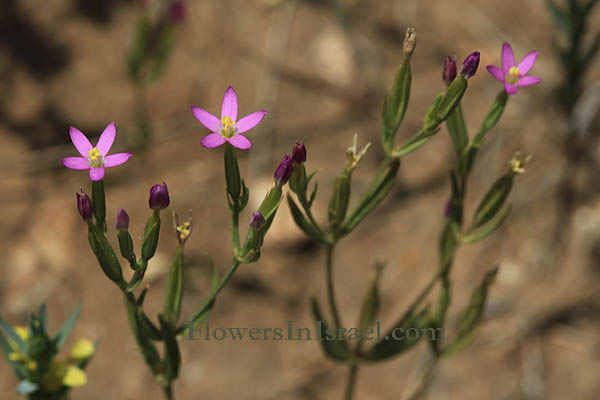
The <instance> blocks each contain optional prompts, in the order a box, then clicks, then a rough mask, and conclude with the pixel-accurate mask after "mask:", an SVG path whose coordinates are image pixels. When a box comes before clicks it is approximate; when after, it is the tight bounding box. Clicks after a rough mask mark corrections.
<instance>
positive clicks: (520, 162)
mask: <svg viewBox="0 0 600 400" xmlns="http://www.w3.org/2000/svg"><path fill="white" fill-rule="evenodd" d="M532 157H533V155H532V154H528V155H527V156H526V157H525V158H524V159H521V153H520V152H516V153H515V155H514V156H513V158H511V159H510V160H509V161H508V165H510V169H512V171H513V172H514V173H515V174H522V173H523V172H525V165H527V164H528V163H529V161H531V158H532Z"/></svg>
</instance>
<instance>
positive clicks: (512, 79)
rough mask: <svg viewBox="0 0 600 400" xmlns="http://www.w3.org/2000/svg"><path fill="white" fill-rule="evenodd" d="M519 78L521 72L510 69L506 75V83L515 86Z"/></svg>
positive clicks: (515, 68) (514, 68)
mask: <svg viewBox="0 0 600 400" xmlns="http://www.w3.org/2000/svg"><path fill="white" fill-rule="evenodd" d="M519 78H521V71H519V68H518V67H510V69H509V70H508V75H506V82H508V83H510V84H513V85H514V84H516V83H517V82H518V81H519Z"/></svg>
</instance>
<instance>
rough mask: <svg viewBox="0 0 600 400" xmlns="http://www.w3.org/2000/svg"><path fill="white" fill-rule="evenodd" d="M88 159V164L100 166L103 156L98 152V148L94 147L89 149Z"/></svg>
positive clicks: (95, 166)
mask: <svg viewBox="0 0 600 400" xmlns="http://www.w3.org/2000/svg"><path fill="white" fill-rule="evenodd" d="M88 160H89V161H90V165H91V166H92V167H94V168H99V167H101V166H102V163H103V157H102V154H101V153H100V150H98V149H97V148H96V147H94V148H93V149H91V150H90V151H89V153H88Z"/></svg>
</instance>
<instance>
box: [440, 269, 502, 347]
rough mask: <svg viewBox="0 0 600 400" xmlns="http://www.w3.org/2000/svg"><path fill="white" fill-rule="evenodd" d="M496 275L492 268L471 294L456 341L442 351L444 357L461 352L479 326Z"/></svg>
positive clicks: (496, 271)
mask: <svg viewBox="0 0 600 400" xmlns="http://www.w3.org/2000/svg"><path fill="white" fill-rule="evenodd" d="M497 273H498V267H494V268H493V269H491V270H490V271H488V272H487V273H486V274H485V276H484V277H483V279H482V281H481V283H480V285H479V286H478V287H477V288H475V290H474V291H473V293H472V294H471V300H470V301H469V304H468V305H467V307H466V308H465V310H464V311H463V314H462V317H461V320H460V323H459V326H458V333H457V335H456V340H455V341H454V342H453V343H452V344H451V345H450V346H448V348H447V349H446V350H444V356H446V355H450V354H455V353H456V352H458V351H460V350H462V349H463V348H464V347H465V346H466V345H468V343H469V342H470V340H471V337H472V335H471V334H472V332H473V330H474V329H475V328H476V327H477V325H478V324H479V321H480V320H481V318H482V316H483V311H484V308H485V303H486V300H487V296H488V291H489V288H490V286H491V284H492V283H493V282H494V280H495V279H496V275H497Z"/></svg>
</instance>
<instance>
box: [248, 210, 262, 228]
mask: <svg viewBox="0 0 600 400" xmlns="http://www.w3.org/2000/svg"><path fill="white" fill-rule="evenodd" d="M264 225H265V217H263V215H262V213H261V212H260V211H254V212H253V213H252V219H251V220H250V226H251V227H253V228H254V229H256V230H259V229H260V228H262V227H263V226H264Z"/></svg>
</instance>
